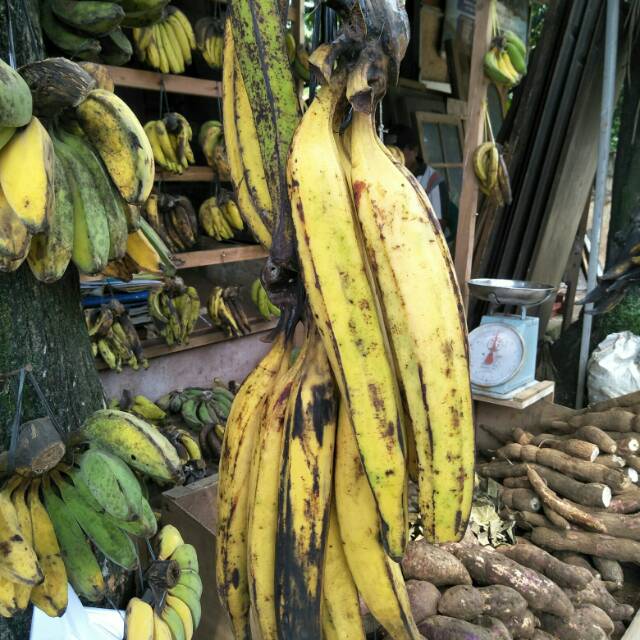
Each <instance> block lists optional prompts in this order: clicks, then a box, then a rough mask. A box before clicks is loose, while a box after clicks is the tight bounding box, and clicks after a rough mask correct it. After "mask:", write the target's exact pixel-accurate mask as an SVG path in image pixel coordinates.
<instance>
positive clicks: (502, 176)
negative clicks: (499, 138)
mask: <svg viewBox="0 0 640 640" xmlns="http://www.w3.org/2000/svg"><path fill="white" fill-rule="evenodd" d="M473 170H474V172H475V174H476V178H477V179H478V183H479V185H480V191H482V193H484V194H485V195H486V196H491V197H493V198H495V199H496V200H497V201H498V203H499V204H500V205H502V204H507V205H508V204H511V198H512V196H511V183H510V180H509V171H508V170H507V165H506V163H505V161H504V157H503V155H502V152H501V150H500V148H499V146H498V145H497V144H496V143H495V142H492V141H488V142H483V143H482V144H481V145H480V146H479V147H478V148H477V149H476V150H475V151H474V152H473Z"/></svg>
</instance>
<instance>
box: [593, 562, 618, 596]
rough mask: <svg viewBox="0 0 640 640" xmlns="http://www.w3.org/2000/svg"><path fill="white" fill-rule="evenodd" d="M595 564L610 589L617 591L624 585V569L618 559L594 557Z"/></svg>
mask: <svg viewBox="0 0 640 640" xmlns="http://www.w3.org/2000/svg"><path fill="white" fill-rule="evenodd" d="M592 561H593V566H594V567H595V568H596V569H597V570H598V571H599V572H600V576H601V578H602V581H603V582H604V584H605V586H606V587H607V590H608V591H617V590H618V589H622V586H623V585H624V571H623V570H622V565H621V564H620V563H619V562H618V561H617V560H608V559H607V558H598V557H597V556H594V557H593V558H592Z"/></svg>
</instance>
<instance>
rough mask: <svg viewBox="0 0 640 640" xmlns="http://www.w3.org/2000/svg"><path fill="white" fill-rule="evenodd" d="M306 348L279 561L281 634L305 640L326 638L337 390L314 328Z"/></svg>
mask: <svg viewBox="0 0 640 640" xmlns="http://www.w3.org/2000/svg"><path fill="white" fill-rule="evenodd" d="M308 343H309V346H308V347H307V349H308V350H307V353H306V354H305V358H304V362H303V363H302V372H301V375H300V377H299V379H298V381H297V383H296V384H294V386H293V388H292V390H291V398H290V400H289V403H288V408H287V415H286V421H285V422H286V433H285V434H284V443H283V450H282V462H281V465H282V467H281V470H280V483H279V484H280V488H279V497H278V506H277V513H278V530H277V535H276V558H275V560H276V561H275V587H276V588H275V603H276V617H277V620H278V629H279V632H280V637H284V638H300V640H302V639H303V638H320V637H321V635H322V631H321V629H322V627H321V603H322V585H323V579H322V575H323V566H324V551H325V543H326V540H327V531H328V525H329V511H330V504H331V489H332V480H333V450H334V444H335V433H336V420H337V394H336V387H335V384H334V381H333V376H332V375H331V367H330V366H329V361H328V360H327V354H326V352H325V350H324V346H323V345H322V341H321V340H320V336H319V335H318V332H317V329H316V328H315V327H312V328H311V329H310V337H309V338H308ZM298 357H300V356H298ZM294 367H295V365H294ZM270 464H271V465H272V466H275V465H274V464H273V461H271V462H270ZM263 544H264V543H263ZM328 588H329V589H332V588H333V585H331V584H329V585H328Z"/></svg>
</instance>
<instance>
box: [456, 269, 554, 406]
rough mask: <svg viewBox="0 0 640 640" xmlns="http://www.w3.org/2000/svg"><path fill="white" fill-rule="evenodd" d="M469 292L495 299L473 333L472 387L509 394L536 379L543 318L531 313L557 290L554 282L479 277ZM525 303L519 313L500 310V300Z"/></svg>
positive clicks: (492, 393)
mask: <svg viewBox="0 0 640 640" xmlns="http://www.w3.org/2000/svg"><path fill="white" fill-rule="evenodd" d="M467 284H468V286H469V293H470V294H471V295H472V296H474V297H475V298H478V299H480V300H485V301H487V302H489V303H491V304H490V306H489V313H488V315H485V316H483V317H482V320H481V321H480V325H479V326H478V327H476V328H475V329H474V330H473V331H472V332H471V333H470V334H469V368H470V373H471V389H472V391H473V392H474V393H476V394H478V395H484V396H489V397H491V398H498V399H501V400H508V399H509V398H512V397H514V396H515V395H517V394H518V393H520V392H521V391H522V390H523V389H525V388H526V387H528V386H530V385H532V384H535V382H536V379H535V374H536V350H537V345H538V318H536V317H531V316H527V308H528V307H535V306H538V305H540V304H542V303H543V302H545V301H546V300H548V299H549V297H550V296H551V295H552V294H553V293H554V291H555V289H554V287H551V286H549V285H546V284H540V283H538V282H526V281H524V280H497V279H493V278H476V279H473V280H469V281H468V283H467ZM501 305H506V306H515V307H520V314H508V313H495V309H496V308H497V307H498V306H501Z"/></svg>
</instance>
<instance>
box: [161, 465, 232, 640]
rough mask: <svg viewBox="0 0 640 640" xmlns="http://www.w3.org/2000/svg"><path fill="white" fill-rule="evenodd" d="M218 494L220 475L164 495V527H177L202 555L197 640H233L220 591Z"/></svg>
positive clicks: (200, 556) (199, 558)
mask: <svg viewBox="0 0 640 640" xmlns="http://www.w3.org/2000/svg"><path fill="white" fill-rule="evenodd" d="M217 493H218V476H217V474H216V475H213V476H209V477H208V478H204V479H203V480H199V481H198V482H194V483H193V484H190V485H188V486H186V487H175V488H174V489H170V490H169V491H165V492H164V493H163V494H162V524H163V525H164V524H172V525H174V526H176V527H177V528H178V529H179V530H180V533H181V534H182V537H183V538H184V540H185V542H188V543H189V544H192V545H193V546H194V547H195V548H196V551H197V552H198V562H199V564H200V576H201V577H202V584H203V586H204V589H203V591H202V599H201V604H202V621H201V622H200V626H199V627H198V629H197V631H196V632H195V634H194V636H193V639H194V640H205V639H206V640H233V633H232V631H231V625H230V624H229V621H228V619H227V614H226V613H225V611H224V610H223V609H222V606H221V605H220V600H219V599H218V593H217V591H216V564H215V544H216V533H217V522H216V517H217V511H216V496H217Z"/></svg>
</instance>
